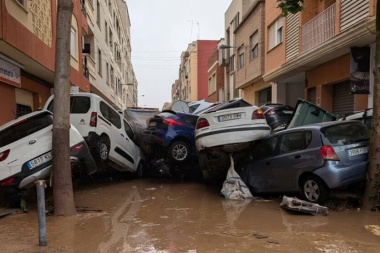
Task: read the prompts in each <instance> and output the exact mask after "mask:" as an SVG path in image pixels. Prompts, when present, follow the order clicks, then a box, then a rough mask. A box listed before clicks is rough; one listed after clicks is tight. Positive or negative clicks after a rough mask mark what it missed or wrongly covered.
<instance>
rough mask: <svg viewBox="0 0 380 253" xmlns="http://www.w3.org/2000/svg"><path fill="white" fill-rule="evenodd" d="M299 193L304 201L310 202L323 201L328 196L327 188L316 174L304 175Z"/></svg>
mask: <svg viewBox="0 0 380 253" xmlns="http://www.w3.org/2000/svg"><path fill="white" fill-rule="evenodd" d="M301 187H302V188H301V193H302V196H303V198H304V199H305V200H306V201H309V202H312V203H323V202H324V201H325V200H326V198H327V197H328V193H329V189H328V188H327V186H326V185H325V184H324V183H323V182H322V180H321V179H320V178H318V177H316V176H308V177H306V178H305V179H304V180H303V181H302V184H301Z"/></svg>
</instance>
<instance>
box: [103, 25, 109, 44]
mask: <svg viewBox="0 0 380 253" xmlns="http://www.w3.org/2000/svg"><path fill="white" fill-rule="evenodd" d="M104 32H105V39H106V44H107V45H108V24H107V21H106V22H104Z"/></svg>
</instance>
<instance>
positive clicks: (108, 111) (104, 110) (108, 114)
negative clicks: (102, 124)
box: [100, 101, 121, 129]
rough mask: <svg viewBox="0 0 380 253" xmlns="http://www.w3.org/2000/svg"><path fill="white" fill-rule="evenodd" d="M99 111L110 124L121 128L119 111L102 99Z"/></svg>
mask: <svg viewBox="0 0 380 253" xmlns="http://www.w3.org/2000/svg"><path fill="white" fill-rule="evenodd" d="M100 112H101V114H102V115H103V117H104V118H106V119H107V120H108V121H109V122H110V123H111V124H112V125H114V126H115V127H117V128H118V129H120V128H121V118H120V115H119V113H117V112H116V111H115V110H113V109H112V108H111V107H109V106H108V105H107V104H106V103H104V102H103V101H100Z"/></svg>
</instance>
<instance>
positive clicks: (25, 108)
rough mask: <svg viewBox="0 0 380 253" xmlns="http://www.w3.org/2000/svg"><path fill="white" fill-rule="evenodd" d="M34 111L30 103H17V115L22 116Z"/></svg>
mask: <svg viewBox="0 0 380 253" xmlns="http://www.w3.org/2000/svg"><path fill="white" fill-rule="evenodd" d="M31 112H32V107H31V106H29V105H22V104H16V116H17V117H20V116H22V115H25V114H28V113H31Z"/></svg>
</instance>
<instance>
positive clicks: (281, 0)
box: [277, 0, 304, 16]
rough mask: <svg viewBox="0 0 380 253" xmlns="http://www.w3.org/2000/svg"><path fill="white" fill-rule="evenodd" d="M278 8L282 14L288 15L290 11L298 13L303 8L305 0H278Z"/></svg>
mask: <svg viewBox="0 0 380 253" xmlns="http://www.w3.org/2000/svg"><path fill="white" fill-rule="evenodd" d="M277 2H278V5H277V8H280V9H281V11H282V14H283V15H284V16H287V15H288V14H289V13H291V14H296V13H297V12H300V11H302V10H303V2H304V0H277Z"/></svg>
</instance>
